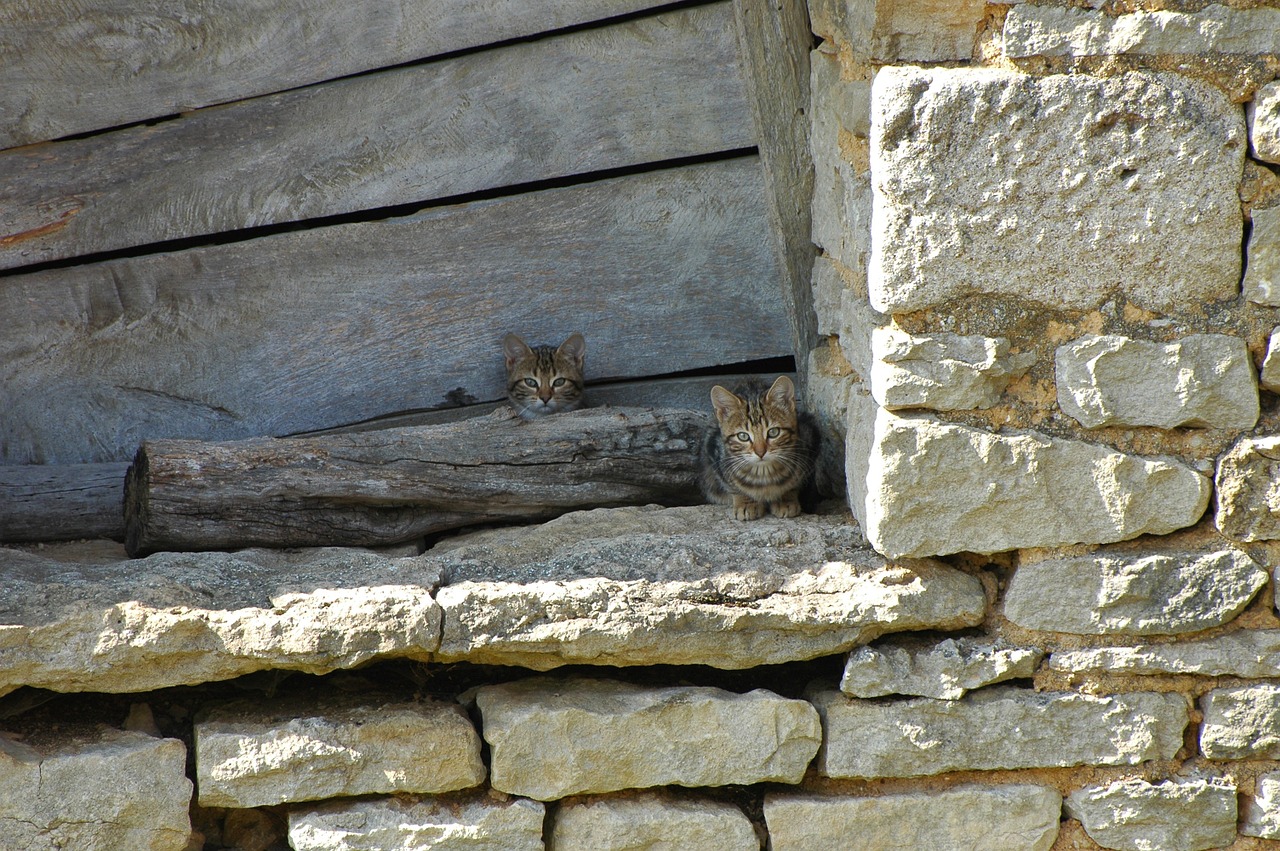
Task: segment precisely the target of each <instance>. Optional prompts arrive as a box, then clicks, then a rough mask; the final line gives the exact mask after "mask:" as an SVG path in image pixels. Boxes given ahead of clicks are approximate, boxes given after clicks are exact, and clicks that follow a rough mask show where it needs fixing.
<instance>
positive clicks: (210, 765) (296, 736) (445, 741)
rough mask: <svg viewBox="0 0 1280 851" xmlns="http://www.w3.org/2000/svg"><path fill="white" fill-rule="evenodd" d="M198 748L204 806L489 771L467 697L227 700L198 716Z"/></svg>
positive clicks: (267, 802) (430, 788) (431, 787)
mask: <svg viewBox="0 0 1280 851" xmlns="http://www.w3.org/2000/svg"><path fill="white" fill-rule="evenodd" d="M195 755H196V778H197V781H198V786H199V790H200V805H201V806H204V807H237V808H248V807H269V806H274V805H276V804H283V803H287V802H291V801H317V800H321V799H323V798H336V797H342V796H353V795H371V794H391V793H401V792H407V793H423V794H436V793H440V792H452V791H455V790H458V789H468V788H470V787H472V786H475V785H477V784H479V783H482V782H483V781H484V778H485V767H484V763H483V762H482V761H481V759H480V734H479V733H477V732H476V729H475V727H474V726H472V724H471V720H470V719H469V718H468V717H467V715H466V713H465V712H464V711H463V709H462V707H461V706H459V705H458V704H456V703H440V702H435V701H419V702H405V701H404V700H402V699H396V698H391V697H385V696H383V697H379V696H378V695H348V696H338V697H328V698H324V699H316V698H311V697H309V698H307V699H305V700H291V701H281V702H277V703H272V704H269V705H265V706H264V705H263V704H262V703H261V702H260V701H255V702H241V703H235V704H230V705H226V706H221V707H218V708H215V709H213V710H210V711H209V712H208V713H207V714H206V715H205V716H204V717H203V718H201V719H198V720H197V721H196V725H195Z"/></svg>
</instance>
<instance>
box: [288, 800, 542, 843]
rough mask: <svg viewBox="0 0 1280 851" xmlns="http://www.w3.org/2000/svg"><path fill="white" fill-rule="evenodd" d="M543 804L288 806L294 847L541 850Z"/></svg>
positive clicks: (338, 803) (452, 802)
mask: <svg viewBox="0 0 1280 851" xmlns="http://www.w3.org/2000/svg"><path fill="white" fill-rule="evenodd" d="M544 817H545V807H543V805H542V804H540V803H538V802H536V801H528V800H525V799H523V798H511V799H508V800H499V799H498V798H497V797H490V796H484V795H469V796H465V797H460V798H456V797H445V798H425V799H422V800H414V799H411V798H379V799H374V800H365V801H336V802H334V803H331V804H321V805H320V806H316V807H308V808H294V809H292V810H290V811H289V846H290V847H291V848H293V849H294V851H542V848H543V845H542V822H543V819H544Z"/></svg>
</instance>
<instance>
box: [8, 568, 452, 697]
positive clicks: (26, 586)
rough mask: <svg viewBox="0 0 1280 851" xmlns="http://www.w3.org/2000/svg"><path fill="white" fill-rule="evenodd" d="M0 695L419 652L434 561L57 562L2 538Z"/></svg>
mask: <svg viewBox="0 0 1280 851" xmlns="http://www.w3.org/2000/svg"><path fill="white" fill-rule="evenodd" d="M0 575H3V577H4V593H3V594H0V694H3V693H4V692H6V691H11V690H12V689H13V688H15V687H17V686H19V685H28V686H36V687H39V688H46V689H52V690H54V691H67V692H70V691H101V692H142V691H148V690H151V689H160V688H167V687H170V686H177V685H190V684H195V683H203V682H212V681H215V680H225V679H230V678H232V677H237V676H240V675H242V674H247V673H250V672H253V671H260V670H265V669H269V668H283V669H286V670H293V671H305V672H307V673H312V674H322V673H328V672H329V671H333V670H336V669H339V668H350V667H354V666H356V665H360V664H363V663H365V662H369V661H371V660H373V659H378V658H384V657H394V656H416V657H425V656H426V655H427V654H428V653H430V652H431V651H432V650H434V649H435V648H436V647H437V645H438V644H439V641H440V620H441V616H440V608H439V607H438V606H437V605H436V604H435V601H433V600H432V599H431V593H430V592H431V590H432V589H433V588H434V587H435V585H436V583H437V582H438V581H439V571H438V568H437V567H436V566H435V565H433V564H431V563H430V562H429V561H426V560H423V559H420V558H387V557H384V556H381V555H377V554H375V553H372V552H369V551H367V550H345V549H322V550H304V551H301V552H294V553H289V552H284V551H273V550H242V551H240V552H237V553H233V554H228V553H161V554H158V555H154V556H151V557H149V558H146V559H140V560H132V561H130V560H126V559H121V560H119V561H114V562H110V563H93V564H87V563H78V562H63V561H57V560H55V559H52V558H48V557H46V556H43V555H37V554H33V553H27V552H23V551H19V550H13V549H0Z"/></svg>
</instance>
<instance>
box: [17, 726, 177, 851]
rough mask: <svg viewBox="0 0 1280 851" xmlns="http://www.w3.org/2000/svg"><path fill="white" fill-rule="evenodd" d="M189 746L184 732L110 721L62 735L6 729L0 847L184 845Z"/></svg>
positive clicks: (150, 849)
mask: <svg viewBox="0 0 1280 851" xmlns="http://www.w3.org/2000/svg"><path fill="white" fill-rule="evenodd" d="M186 753H187V749H186V747H184V746H183V744H182V742H180V741H178V740H177V739H158V738H153V737H151V736H148V735H146V734H143V733H133V732H121V731H119V730H111V729H98V730H92V731H89V730H85V731H82V732H80V733H77V734H67V733H65V732H64V733H62V734H61V735H60V736H59V738H58V740H57V741H56V742H53V741H48V742H32V741H30V740H26V741H15V740H11V739H9V738H7V737H4V736H0V848H5V849H13V850H14V851H37V849H38V851H44V849H49V851H53V849H62V848H66V849H80V848H83V849H93V851H182V849H184V848H186V847H187V840H188V838H189V836H190V834H191V819H190V816H189V814H188V810H189V807H190V804H191V781H190V780H188V779H187V777H186Z"/></svg>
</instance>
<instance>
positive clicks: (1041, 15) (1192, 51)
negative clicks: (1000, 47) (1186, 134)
mask: <svg viewBox="0 0 1280 851" xmlns="http://www.w3.org/2000/svg"><path fill="white" fill-rule="evenodd" d="M1004 52H1005V54H1006V55H1008V56H1010V57H1013V58H1021V57H1026V56H1112V55H1115V54H1137V55H1145V56H1155V55H1159V54H1170V53H1174V54H1184V55H1193V56H1194V55H1204V54H1214V53H1238V54H1246V55H1255V56H1256V55H1259V54H1274V53H1280V10H1277V9H1248V10H1245V9H1232V8H1230V7H1228V6H1225V5H1217V4H1214V5H1209V6H1206V7H1205V8H1204V9H1202V10H1201V11H1198V12H1166V11H1159V12H1134V13H1132V14H1127V15H1110V14H1107V13H1105V12H1103V11H1101V10H1094V9H1069V8H1063V7H1058V6H1033V5H1030V4H1023V5H1018V6H1014V7H1013V8H1012V9H1011V10H1010V11H1009V16H1008V18H1006V19H1005V23H1004Z"/></svg>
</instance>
